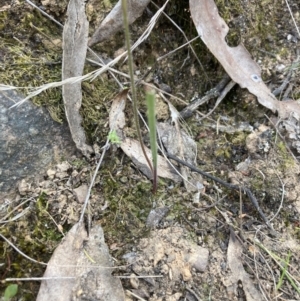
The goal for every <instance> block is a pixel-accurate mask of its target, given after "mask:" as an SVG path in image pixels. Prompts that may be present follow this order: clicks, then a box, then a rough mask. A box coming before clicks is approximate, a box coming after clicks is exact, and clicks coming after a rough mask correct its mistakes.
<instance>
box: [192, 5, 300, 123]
mask: <svg viewBox="0 0 300 301" xmlns="http://www.w3.org/2000/svg"><path fill="white" fill-rule="evenodd" d="M190 11H191V15H192V19H193V22H194V24H195V26H196V29H197V32H198V34H199V36H200V37H201V39H202V41H203V42H204V43H205V44H206V46H207V47H208V49H209V50H210V51H211V52H212V53H213V55H214V56H215V57H216V58H217V59H218V61H219V62H220V63H221V64H222V66H223V67H224V69H225V71H226V72H227V73H228V75H229V76H230V77H231V78H232V80H234V81H235V82H236V83H238V84H239V85H240V86H241V87H242V88H247V89H248V90H249V91H250V92H251V93H252V94H254V95H255V96H256V97H257V99H258V101H259V103H260V104H262V105H263V106H265V107H266V108H268V109H270V110H272V111H273V112H276V111H278V114H279V116H280V117H281V118H287V117H288V116H289V115H290V114H291V113H292V112H295V111H296V112H298V114H299V115H300V105H299V104H297V103H296V102H279V101H278V100H277V99H276V97H275V96H274V95H273V94H272V93H271V91H270V90H269V88H268V87H267V86H266V85H265V83H264V82H263V81H262V79H261V70H260V67H259V66H258V64H256V63H255V62H254V61H253V60H252V58H251V56H250V54H249V52H248V51H247V49H246V48H245V47H244V46H243V45H242V44H240V45H238V46H237V47H229V46H228V45H227V43H226V41H225V37H226V35H227V33H228V31H229V28H228V26H227V24H226V23H225V21H224V20H223V19H222V18H221V17H220V16H219V13H218V9H217V6H216V4H215V2H214V1H213V0H190Z"/></svg>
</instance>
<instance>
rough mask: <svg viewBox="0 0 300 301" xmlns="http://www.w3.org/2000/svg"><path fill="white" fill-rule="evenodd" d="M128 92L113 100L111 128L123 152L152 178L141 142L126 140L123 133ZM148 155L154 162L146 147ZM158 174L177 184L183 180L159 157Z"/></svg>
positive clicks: (110, 119)
mask: <svg viewBox="0 0 300 301" xmlns="http://www.w3.org/2000/svg"><path fill="white" fill-rule="evenodd" d="M127 93H128V90H125V91H122V92H120V93H119V94H118V95H117V96H116V97H115V98H114V100H113V102H112V106H111V111H110V113H109V127H110V129H111V130H115V131H116V133H117V135H118V136H119V138H120V140H121V144H120V147H121V148H122V150H123V152H124V153H125V154H126V155H127V156H128V157H130V158H131V159H132V161H133V163H134V164H135V165H136V166H137V168H138V169H139V170H140V171H141V172H143V173H144V174H145V175H146V176H147V177H148V178H150V179H151V178H152V172H151V170H150V168H149V166H148V163H147V161H146V158H145V157H144V155H143V152H142V148H141V145H140V142H139V141H137V140H134V139H131V138H126V137H125V135H124V132H123V129H124V126H125V114H124V109H125V104H126V98H127ZM144 148H145V151H146V154H147V156H148V158H149V159H150V161H152V155H151V151H150V149H149V148H147V147H146V146H144ZM157 174H158V176H159V177H162V178H167V179H171V180H173V181H175V182H180V181H181V178H180V176H178V174H177V173H176V172H175V170H174V169H173V168H172V167H171V166H170V164H169V163H168V162H167V160H166V159H165V158H164V157H162V156H158V166H157Z"/></svg>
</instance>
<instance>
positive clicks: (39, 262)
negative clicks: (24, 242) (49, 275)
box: [0, 233, 47, 265]
mask: <svg viewBox="0 0 300 301" xmlns="http://www.w3.org/2000/svg"><path fill="white" fill-rule="evenodd" d="M0 237H1V238H2V239H4V240H5V241H6V242H7V243H8V244H9V245H10V246H11V247H13V248H14V249H15V250H16V251H17V252H18V253H19V254H21V255H22V256H23V257H25V258H26V259H28V260H30V261H32V262H34V263H38V264H41V265H47V263H45V262H41V261H37V260H35V259H33V258H31V257H29V256H28V255H26V254H25V253H23V252H22V251H21V250H20V249H18V248H17V247H16V246H15V245H14V244H13V243H12V242H11V241H9V240H8V239H7V238H6V237H4V236H3V235H2V234H1V233H0Z"/></svg>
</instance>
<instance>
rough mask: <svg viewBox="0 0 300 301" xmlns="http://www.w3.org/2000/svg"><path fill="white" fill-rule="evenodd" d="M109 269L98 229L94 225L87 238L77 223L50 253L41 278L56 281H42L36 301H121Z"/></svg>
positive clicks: (106, 253)
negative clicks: (51, 253) (50, 255)
mask: <svg viewBox="0 0 300 301" xmlns="http://www.w3.org/2000/svg"><path fill="white" fill-rule="evenodd" d="M112 267H113V261H112V259H111V257H110V255H109V251H108V247H107V245H106V244H105V241H104V235H103V230H102V228H101V227H100V226H99V225H96V226H94V227H93V228H92V229H91V231H90V233H89V236H88V235H87V232H86V230H85V228H84V224H83V223H77V224H75V225H74V226H73V227H72V229H71V230H70V231H69V232H68V234H67V235H66V237H65V238H64V239H63V241H62V242H61V243H60V245H59V246H58V247H57V248H56V250H55V251H54V253H53V255H52V257H51V259H50V261H49V263H48V266H47V269H46V272H45V274H44V278H56V279H47V280H43V281H42V284H41V287H40V290H39V293H38V296H37V301H48V300H55V301H71V300H72V301H79V300H95V301H100V300H101V301H124V300H125V297H124V292H123V289H122V285H121V282H120V280H119V279H118V278H116V277H113V276H112V275H111V272H112ZM66 277H69V278H68V279H67V278H66Z"/></svg>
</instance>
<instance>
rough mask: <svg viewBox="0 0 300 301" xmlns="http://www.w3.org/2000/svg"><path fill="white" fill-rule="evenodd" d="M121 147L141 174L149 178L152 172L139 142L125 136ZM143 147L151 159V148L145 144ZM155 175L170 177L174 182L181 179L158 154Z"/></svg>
mask: <svg viewBox="0 0 300 301" xmlns="http://www.w3.org/2000/svg"><path fill="white" fill-rule="evenodd" d="M121 148H122V150H123V152H124V153H125V154H126V155H127V156H128V157H130V158H131V159H132V162H133V163H134V164H135V165H136V166H137V168H138V169H139V170H140V171H141V172H142V173H143V174H145V175H146V176H147V177H148V178H149V179H152V178H153V176H152V172H151V170H150V168H149V166H148V163H147V161H146V158H145V156H144V154H143V152H142V148H141V144H140V143H139V142H138V141H137V140H134V139H131V138H125V139H124V140H123V141H122V143H121ZM144 148H145V151H146V154H147V156H148V158H149V160H150V161H152V153H151V150H150V149H149V148H147V147H146V146H144ZM157 175H158V176H159V177H162V178H167V179H171V180H173V181H175V182H181V180H182V179H181V177H180V176H179V175H178V174H177V173H176V172H175V170H174V169H173V168H172V167H171V166H170V164H169V163H168V162H167V160H166V159H165V158H164V157H162V156H160V155H158V157H157Z"/></svg>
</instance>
